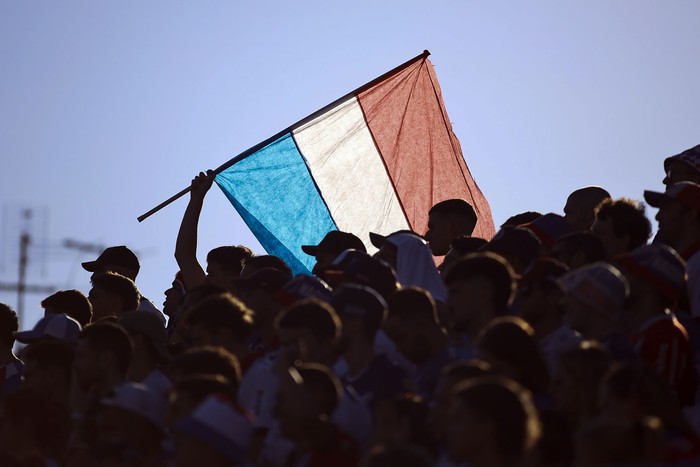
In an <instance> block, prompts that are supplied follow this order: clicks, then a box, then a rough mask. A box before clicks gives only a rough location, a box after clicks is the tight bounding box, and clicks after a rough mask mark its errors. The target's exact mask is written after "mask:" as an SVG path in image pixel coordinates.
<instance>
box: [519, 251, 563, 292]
mask: <svg viewBox="0 0 700 467" xmlns="http://www.w3.org/2000/svg"><path fill="white" fill-rule="evenodd" d="M567 272H569V267H568V266H567V265H566V264H564V263H562V262H560V261H557V260H556V259H554V258H549V257H546V256H545V257H541V258H537V259H536V260H535V261H533V262H532V264H531V265H530V266H529V267H528V268H527V269H525V272H524V273H523V276H522V277H521V278H520V285H523V284H556V280H557V279H558V278H560V277H561V276H563V275H564V274H566V273H567Z"/></svg>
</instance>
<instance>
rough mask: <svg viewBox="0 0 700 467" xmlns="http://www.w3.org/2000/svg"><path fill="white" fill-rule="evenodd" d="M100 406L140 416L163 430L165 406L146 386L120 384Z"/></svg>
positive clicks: (129, 383) (128, 383)
mask: <svg viewBox="0 0 700 467" xmlns="http://www.w3.org/2000/svg"><path fill="white" fill-rule="evenodd" d="M100 404H101V405H103V406H105V407H116V408H118V409H122V410H125V411H127V412H131V413H133V414H136V415H139V416H141V417H143V418H145V419H146V420H148V421H149V422H151V424H152V425H153V426H155V427H156V428H158V429H159V430H162V429H163V425H164V419H165V413H164V412H165V405H164V404H163V400H162V399H161V397H159V396H158V394H156V393H155V392H154V391H153V390H152V389H150V388H149V387H148V386H146V385H145V384H141V383H134V382H127V383H122V384H118V385H117V386H115V387H114V388H113V389H112V392H111V393H110V394H109V395H107V396H106V397H103V398H102V400H100Z"/></svg>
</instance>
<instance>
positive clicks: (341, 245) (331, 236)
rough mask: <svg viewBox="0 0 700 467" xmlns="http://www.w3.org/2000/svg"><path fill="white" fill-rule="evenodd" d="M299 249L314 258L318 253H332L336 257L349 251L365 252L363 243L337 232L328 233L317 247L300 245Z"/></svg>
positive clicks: (351, 236)
mask: <svg viewBox="0 0 700 467" xmlns="http://www.w3.org/2000/svg"><path fill="white" fill-rule="evenodd" d="M301 249H302V251H303V252H304V253H306V254H307V255H311V256H316V254H317V253H318V252H319V251H321V252H325V253H332V254H335V255H336V256H337V255H339V254H340V253H341V252H343V251H345V250H349V249H355V250H360V251H367V249H366V248H365V245H364V243H362V240H360V239H359V238H358V237H357V236H355V235H353V234H351V233H349V232H341V231H339V230H331V231H330V232H328V233H327V234H326V236H325V237H323V240H321V243H319V244H318V245H302V246H301Z"/></svg>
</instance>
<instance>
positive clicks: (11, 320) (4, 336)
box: [0, 303, 19, 348]
mask: <svg viewBox="0 0 700 467" xmlns="http://www.w3.org/2000/svg"><path fill="white" fill-rule="evenodd" d="M18 329H19V317H18V316H17V312H16V311H15V310H13V309H12V308H11V307H10V306H9V305H6V304H5V303H0V343H2V344H3V345H4V346H5V347H10V348H11V347H12V346H13V345H14V344H15V336H14V333H15V332H17V330H18Z"/></svg>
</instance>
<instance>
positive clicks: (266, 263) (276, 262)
mask: <svg viewBox="0 0 700 467" xmlns="http://www.w3.org/2000/svg"><path fill="white" fill-rule="evenodd" d="M245 267H246V271H247V270H248V268H254V269H255V270H256V271H257V270H260V269H263V268H272V269H276V270H278V271H282V272H283V273H285V274H287V275H288V276H289V277H290V278H291V277H292V275H293V274H292V270H291V268H290V267H289V265H288V264H287V263H286V262H285V261H284V260H283V259H282V258H280V257H278V256H273V255H260V256H253V257H252V258H249V259H247V260H246V262H245Z"/></svg>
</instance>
